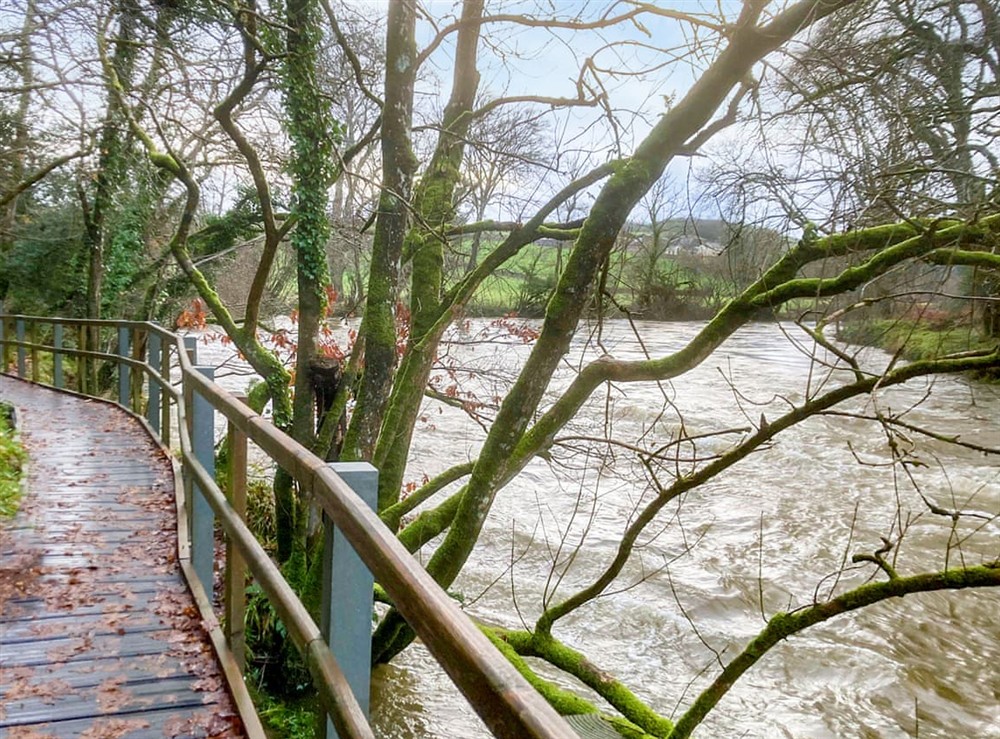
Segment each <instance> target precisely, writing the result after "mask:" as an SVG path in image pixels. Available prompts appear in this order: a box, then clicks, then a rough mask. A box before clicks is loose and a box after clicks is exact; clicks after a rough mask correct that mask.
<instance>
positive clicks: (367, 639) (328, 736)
mask: <svg viewBox="0 0 1000 739" xmlns="http://www.w3.org/2000/svg"><path fill="white" fill-rule="evenodd" d="M330 468H331V469H332V470H333V471H334V472H336V473H337V474H338V475H339V476H340V479H342V480H343V481H344V482H345V483H347V485H348V486H349V487H350V488H351V489H352V490H353V491H354V492H355V493H357V494H358V497H360V498H361V499H362V500H363V501H364V502H365V503H367V504H368V505H369V506H371V508H372V509H373V510H374V509H375V507H376V506H377V505H378V470H376V469H375V468H374V467H372V465H370V464H368V463H367V462H333V463H331V464H330ZM323 520H324V537H323V595H322V601H321V604H322V606H321V613H320V621H321V624H320V628H321V629H322V632H323V636H324V638H325V639H326V643H327V644H329V645H330V650H331V651H332V652H333V656H334V657H336V658H337V663H338V664H339V665H340V668H341V669H342V670H343V671H344V676H345V677H346V678H347V682H348V684H349V685H350V686H351V690H352V691H353V692H354V697H355V698H357V701H358V705H359V706H361V710H362V711H364V712H365V714H366V715H367V714H368V704H369V694H370V689H371V635H372V608H373V605H374V604H373V600H374V598H373V595H374V578H373V577H372V574H371V572H369V571H368V568H367V567H366V566H365V564H364V562H362V561H361V558H360V557H359V556H358V555H357V553H356V552H355V551H354V548H353V547H352V546H351V544H350V542H348V541H347V538H346V537H344V536H343V535H342V534H341V533H340V531H338V530H337V528H336V527H335V526H334V525H333V524H332V523H331V522H330V521H329V520H328V519H327V518H326V516H325V515H324V517H323ZM320 727H321V734H322V736H323V739H332V738H333V737H336V736H337V732H336V731H335V730H334V728H333V722H332V721H331V720H330V719H329V717H328V718H327V719H326V721H325V722H320Z"/></svg>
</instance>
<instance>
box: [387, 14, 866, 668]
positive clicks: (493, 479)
mask: <svg viewBox="0 0 1000 739" xmlns="http://www.w3.org/2000/svg"><path fill="white" fill-rule="evenodd" d="M845 4H846V2H820V1H816V0H807V1H805V2H800V3H797V4H795V5H793V6H791V7H789V8H788V9H786V10H785V11H783V12H781V13H778V14H777V15H776V16H774V17H773V18H772V19H771V20H770V21H769V22H767V23H766V24H764V25H762V26H760V27H758V26H757V25H756V23H757V21H758V19H759V17H760V13H761V12H762V8H761V7H758V6H757V5H755V4H747V5H745V6H744V12H743V13H742V14H741V16H740V19H739V21H738V22H737V24H736V26H735V27H734V29H733V31H732V33H731V35H730V39H729V43H728V45H727V46H726V47H725V48H724V49H723V50H722V51H721V52H720V53H719V54H718V56H717V57H716V59H715V60H714V61H713V62H712V63H711V65H710V66H709V67H708V69H707V70H706V71H705V72H704V73H703V74H702V76H701V77H700V78H699V79H698V81H697V82H695V84H694V85H693V86H692V88H691V89H690V91H689V92H688V93H687V94H686V95H685V96H684V97H683V98H682V99H681V100H680V101H679V102H678V103H677V105H676V106H674V107H673V108H671V109H670V110H669V111H668V112H666V113H665V114H664V115H663V116H662V117H661V118H660V120H659V121H658V122H657V123H656V125H655V126H654V127H653V129H652V131H651V132H650V133H649V135H648V136H647V137H646V138H645V139H644V140H643V141H642V142H641V143H640V144H639V146H638V147H637V149H636V151H635V153H634V154H633V155H632V156H631V157H630V158H629V159H628V160H627V161H626V162H625V163H624V164H621V165H618V166H616V167H615V171H614V174H613V175H612V176H611V177H610V178H609V179H608V181H607V182H606V183H605V185H604V187H603V188H602V190H601V192H600V193H599V194H598V196H597V198H596V200H595V202H594V205H593V207H592V208H591V211H590V214H589V215H588V217H587V219H586V221H585V222H584V225H583V227H582V229H581V231H580V235H579V237H578V238H577V240H576V242H575V243H574V246H573V249H572V251H571V253H570V256H569V259H568V260H567V263H566V267H565V269H564V270H563V272H562V274H561V276H560V279H559V282H558V284H557V286H556V289H555V292H554V294H553V296H552V298H551V300H550V301H549V304H548V306H547V309H546V314H545V320H544V323H543V326H542V330H541V335H540V337H539V339H538V341H537V342H536V344H535V347H534V348H533V350H532V352H531V354H530V356H529V358H528V360H527V362H526V363H525V366H524V367H523V368H522V371H521V373H520V375H519V377H518V379H517V381H516V382H515V384H514V386H513V388H512V389H511V391H510V393H509V394H508V396H507V398H506V399H505V400H504V402H503V403H502V404H501V407H500V411H499V413H498V414H497V418H496V421H495V422H494V424H493V426H492V428H491V429H490V432H489V434H488V436H487V439H486V442H485V444H484V447H483V451H482V453H481V454H480V457H479V460H478V462H477V464H476V467H475V469H474V470H473V473H472V476H471V479H470V481H469V486H468V491H467V492H466V493H465V495H463V496H462V498H461V500H460V501H459V505H458V510H457V511H456V514H455V517H454V519H453V521H452V525H451V528H450V529H449V530H448V533H447V534H446V536H445V540H444V541H443V542H442V544H441V546H440V547H439V548H438V549H437V551H436V552H435V553H434V555H433V556H432V557H431V559H430V561H429V563H428V567H427V569H428V571H429V572H430V573H431V574H432V576H433V577H434V578H435V579H436V580H437V581H438V582H439V583H440V584H441V585H443V586H444V587H448V586H449V585H450V584H451V583H452V582H453V581H454V579H455V577H457V575H458V573H459V572H460V571H461V569H462V567H463V566H464V564H465V562H466V560H467V559H468V557H469V554H470V553H471V552H472V550H473V548H474V547H475V545H476V540H477V539H478V538H479V535H480V533H481V531H482V527H483V524H484V522H485V520H486V517H487V515H488V514H489V511H490V509H491V507H492V504H493V500H494V497H495V496H496V494H497V491H498V490H499V489H500V487H501V486H502V485H503V484H504V482H505V481H506V480H508V479H510V477H511V473H512V471H513V470H515V469H516V464H512V462H513V461H514V458H515V451H516V450H517V447H518V446H519V444H520V442H521V440H522V437H523V435H524V433H525V431H526V430H527V428H528V426H529V424H530V422H531V419H532V418H533V417H534V415H535V412H536V410H537V409H538V405H539V403H540V402H541V400H542V398H543V396H544V393H545V390H546V388H547V387H548V383H549V379H550V378H551V377H552V375H553V373H554V372H555V370H556V368H557V367H558V366H559V363H560V362H561V361H562V358H563V357H564V356H565V355H566V353H567V352H568V350H569V344H570V341H571V339H572V337H573V334H574V332H575V330H576V327H577V324H578V322H579V320H580V317H581V315H582V314H583V311H584V309H585V307H586V306H587V304H588V302H589V299H590V295H591V291H592V288H593V285H594V284H595V282H596V278H597V275H598V273H599V271H600V269H601V267H602V265H603V264H604V263H605V262H606V260H607V256H608V254H609V253H610V252H611V249H612V248H613V246H614V243H615V240H616V238H617V235H618V233H619V232H620V231H621V229H622V227H623V226H624V225H625V222H626V219H627V218H628V214H629V213H630V212H631V210H632V208H633V207H634V206H635V204H636V203H637V202H638V201H639V200H640V199H641V198H642V197H643V196H644V195H645V193H646V192H647V191H648V190H649V188H650V187H651V186H652V184H653V183H654V182H655V181H656V180H658V179H659V178H660V176H661V175H662V173H663V172H664V170H665V168H666V166H667V164H668V163H669V162H670V161H672V160H673V159H674V157H676V156H677V155H678V154H679V153H681V152H683V151H684V150H685V145H686V144H687V142H688V141H689V140H691V139H692V138H694V137H695V136H697V135H698V134H699V132H701V131H702V130H703V129H704V128H705V126H706V125H708V124H709V122H710V120H711V118H712V116H713V115H714V114H715V111H716V110H717V109H718V108H719V107H720V106H721V105H722V103H723V102H724V101H725V100H726V99H727V97H728V96H729V95H730V93H731V91H732V90H733V89H735V88H736V86H737V85H739V84H740V82H741V80H743V79H744V78H745V77H746V75H747V74H748V73H749V72H750V70H751V68H752V67H753V66H754V65H755V64H756V63H757V62H758V61H759V60H760V59H762V58H763V57H764V56H765V55H766V54H768V53H769V52H770V51H773V50H774V49H776V48H778V47H779V46H780V45H781V44H783V43H785V42H786V41H787V40H788V39H790V38H791V37H792V36H793V35H795V34H796V33H798V32H800V31H801V30H802V29H803V28H804V27H806V26H808V25H809V24H810V23H814V22H816V21H818V20H820V19H822V18H823V17H825V16H826V15H828V14H830V13H833V12H835V11H836V10H837V9H838V8H840V7H842V6H843V5H845ZM518 463H519V464H521V465H522V466H523V464H524V463H525V460H524V458H523V457H522V458H520V459H519V461H518ZM411 639H412V632H410V631H409V630H408V628H407V627H405V626H403V625H402V624H401V623H400V620H399V617H398V616H397V615H396V614H395V612H391V613H390V614H389V615H388V616H387V617H386V619H385V620H384V621H383V623H382V624H381V625H380V626H379V628H378V630H377V631H376V635H375V646H374V650H373V653H374V655H375V659H376V660H377V661H385V660H388V659H391V658H392V656H394V655H395V654H397V653H398V652H399V651H400V650H401V649H403V648H405V646H406V644H408V643H409V641H410V640H411Z"/></svg>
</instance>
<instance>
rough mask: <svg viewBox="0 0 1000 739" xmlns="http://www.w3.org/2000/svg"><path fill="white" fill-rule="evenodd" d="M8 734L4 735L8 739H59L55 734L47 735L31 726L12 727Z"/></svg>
mask: <svg viewBox="0 0 1000 739" xmlns="http://www.w3.org/2000/svg"><path fill="white" fill-rule="evenodd" d="M7 732H8V733H7V734H5V735H4V736H6V737H7V739H58V738H57V737H56V735H55V734H46V733H45V732H42V731H38V730H37V729H33V728H31V727H30V726H11V727H10V728H9V729H7Z"/></svg>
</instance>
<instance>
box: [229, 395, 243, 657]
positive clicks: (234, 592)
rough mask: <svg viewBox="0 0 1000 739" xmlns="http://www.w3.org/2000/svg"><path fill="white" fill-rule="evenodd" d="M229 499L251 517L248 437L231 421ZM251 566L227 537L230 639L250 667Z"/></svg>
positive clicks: (236, 653) (239, 512)
mask: <svg viewBox="0 0 1000 739" xmlns="http://www.w3.org/2000/svg"><path fill="white" fill-rule="evenodd" d="M235 397H236V399H237V400H239V401H240V402H242V403H246V401H247V397H246V395H243V394H240V393H237V394H236V395H235ZM229 503H230V505H232V507H233V510H234V511H236V515H238V516H239V517H240V519H241V520H242V521H243V522H244V523H246V520H247V437H246V434H244V433H243V432H242V431H240V430H239V429H238V428H236V425H235V424H234V423H233V422H232V421H230V422H229ZM246 573H247V566H246V562H244V561H243V556H242V555H241V554H240V551H239V549H237V548H236V547H234V546H233V543H232V542H231V541H230V540H229V539H227V540H226V587H225V597H224V602H225V607H226V630H225V633H226V641H227V642H229V649H230V650H231V651H232V653H233V658H234V659H235V660H236V664H237V665H238V666H239V668H240V672H243V670H244V669H245V667H246V634H245V632H244V622H245V621H246V602H247V597H246V579H247V574H246Z"/></svg>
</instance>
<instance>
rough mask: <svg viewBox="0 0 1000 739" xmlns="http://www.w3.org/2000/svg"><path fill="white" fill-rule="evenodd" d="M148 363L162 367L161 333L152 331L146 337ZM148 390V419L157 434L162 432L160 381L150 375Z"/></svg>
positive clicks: (155, 367) (153, 366) (156, 367)
mask: <svg viewBox="0 0 1000 739" xmlns="http://www.w3.org/2000/svg"><path fill="white" fill-rule="evenodd" d="M146 364H148V365H149V366H150V367H152V368H153V369H156V370H158V369H160V335H159V334H155V333H152V332H150V333H149V335H148V336H147V338H146ZM148 382H149V385H148V389H147V390H146V420H147V421H149V425H150V427H152V429H153V431H155V432H156V433H157V434H159V433H160V383H158V382H157V381H156V380H154V379H153V376H152V375H150V376H149V380H148Z"/></svg>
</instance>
